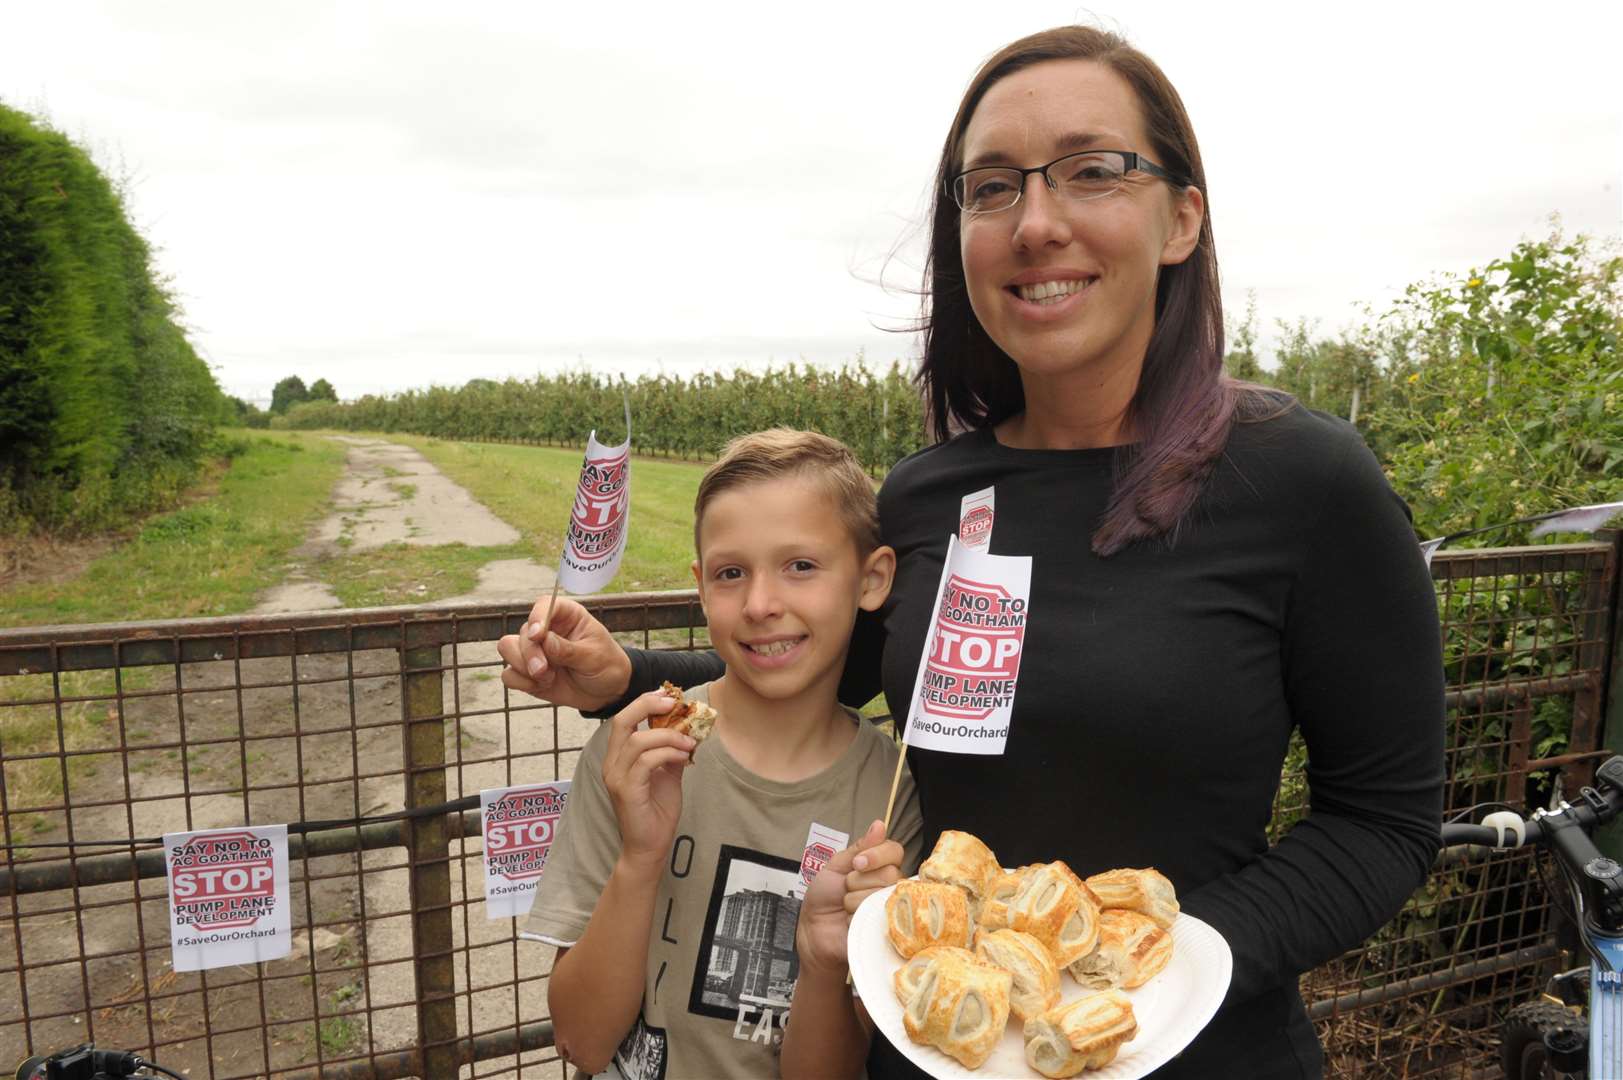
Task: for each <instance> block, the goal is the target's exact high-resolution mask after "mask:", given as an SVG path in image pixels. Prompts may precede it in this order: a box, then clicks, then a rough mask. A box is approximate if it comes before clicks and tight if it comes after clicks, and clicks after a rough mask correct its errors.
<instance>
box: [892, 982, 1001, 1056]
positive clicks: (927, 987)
mask: <svg viewBox="0 0 1623 1080" xmlns="http://www.w3.org/2000/svg"><path fill="white" fill-rule="evenodd" d="M916 982H917V986H916V989H915V990H914V993H913V999H912V1000H911V1001H909V1002H908V1003H907V1007H906V1008H905V1009H904V1010H902V1027H903V1028H904V1029H905V1030H906V1031H907V1037H908V1038H909V1039H912V1040H913V1041H914V1042H916V1043H922V1044H923V1045H925V1046H933V1047H935V1048H936V1049H937V1050H940V1051H941V1052H942V1053H944V1054H947V1055H949V1056H950V1057H952V1058H954V1059H956V1060H957V1061H958V1063H959V1064H961V1065H963V1066H964V1067H965V1068H968V1069H978V1068H980V1067H981V1066H982V1065H984V1064H985V1063H986V1059H987V1058H988V1057H991V1055H992V1050H993V1049H994V1048H995V1047H996V1046H997V1044H998V1042H999V1041H1000V1040H1001V1039H1002V1038H1003V1028H1004V1025H1006V1024H1007V1023H1008V1022H1009V987H1010V985H1011V983H1012V982H1013V980H1012V978H1011V976H1010V975H1009V973H1008V972H1007V971H1001V970H999V969H998V968H994V967H987V966H985V965H983V964H978V963H974V962H970V963H964V962H962V961H960V960H958V959H957V958H955V957H953V956H951V955H942V956H937V957H935V958H934V959H932V960H931V961H930V962H929V963H928V964H926V965H925V966H924V969H923V970H922V971H921V972H919V974H918V978H917V980H916Z"/></svg>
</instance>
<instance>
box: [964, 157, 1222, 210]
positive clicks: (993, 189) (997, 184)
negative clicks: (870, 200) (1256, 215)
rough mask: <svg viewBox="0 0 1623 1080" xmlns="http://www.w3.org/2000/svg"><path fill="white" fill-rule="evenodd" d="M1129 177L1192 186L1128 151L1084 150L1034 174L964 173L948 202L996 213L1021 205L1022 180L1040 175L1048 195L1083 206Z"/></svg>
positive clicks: (1006, 170)
mask: <svg viewBox="0 0 1623 1080" xmlns="http://www.w3.org/2000/svg"><path fill="white" fill-rule="evenodd" d="M1130 172H1143V173H1148V174H1149V175H1151V176H1156V177H1160V178H1161V179H1162V180H1165V181H1166V182H1167V183H1169V184H1174V185H1176V186H1178V187H1180V188H1184V187H1189V186H1190V184H1191V181H1190V180H1189V179H1187V178H1186V177H1182V176H1179V175H1178V174H1176V173H1172V172H1168V171H1167V170H1166V169H1163V168H1161V166H1159V165H1157V164H1156V163H1155V162H1153V161H1151V160H1150V159H1149V158H1147V157H1145V156H1143V155H1142V154H1135V153H1133V152H1132V151H1131V150H1088V151H1084V152H1083V153H1080V154H1066V155H1065V156H1064V157H1062V158H1059V159H1057V160H1055V161H1050V162H1049V163H1048V164H1047V165H1039V166H1037V167H1036V168H1034V169H1016V168H1014V167H1012V166H1003V165H999V166H995V167H987V168H981V169H966V170H965V171H963V172H961V173H959V174H958V175H957V176H955V177H953V178H952V184H951V187H952V199H953V202H955V203H957V204H958V209H960V210H962V211H963V212H964V213H966V214H995V213H996V212H997V211H999V210H1007V209H1008V208H1009V207H1011V206H1013V205H1014V204H1015V203H1017V202H1019V201H1020V196H1021V194H1022V193H1023V192H1024V191H1025V188H1026V177H1028V176H1030V175H1031V174H1032V173H1041V174H1042V178H1043V182H1044V183H1046V184H1047V185H1048V190H1049V191H1052V192H1053V193H1054V194H1056V195H1058V196H1060V197H1061V198H1064V199H1070V200H1072V201H1073V202H1083V201H1085V200H1087V199H1100V198H1103V197H1104V196H1106V195H1109V194H1111V193H1112V192H1114V191H1116V190H1118V189H1119V188H1120V187H1121V186H1122V184H1123V183H1125V182H1126V180H1127V174H1128V173H1130Z"/></svg>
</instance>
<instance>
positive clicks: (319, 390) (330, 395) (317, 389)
mask: <svg viewBox="0 0 1623 1080" xmlns="http://www.w3.org/2000/svg"><path fill="white" fill-rule="evenodd" d="M310 400H311V401H337V400H338V391H337V390H334V389H333V385H332V383H330V382H328V381H327V380H326V379H317V380H316V381H315V382H313V383H311V384H310Z"/></svg>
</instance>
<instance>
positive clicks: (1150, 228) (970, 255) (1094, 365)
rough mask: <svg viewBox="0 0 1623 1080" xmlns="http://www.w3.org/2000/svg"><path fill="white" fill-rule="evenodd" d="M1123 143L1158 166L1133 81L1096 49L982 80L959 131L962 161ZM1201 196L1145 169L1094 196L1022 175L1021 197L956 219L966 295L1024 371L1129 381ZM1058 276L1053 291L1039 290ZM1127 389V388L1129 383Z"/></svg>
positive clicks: (1196, 221) (1025, 374)
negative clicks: (987, 84) (1082, 197)
mask: <svg viewBox="0 0 1623 1080" xmlns="http://www.w3.org/2000/svg"><path fill="white" fill-rule="evenodd" d="M1087 149H1096V150H1131V151H1135V152H1137V153H1140V154H1143V155H1145V156H1146V157H1148V158H1149V159H1150V160H1151V161H1154V162H1155V163H1156V164H1158V165H1163V166H1165V165H1166V163H1165V162H1163V161H1160V160H1159V159H1158V155H1157V154H1156V153H1155V151H1154V148H1153V147H1152V146H1151V145H1150V142H1149V138H1148V136H1147V135H1146V134H1145V131H1144V121H1143V118H1142V116H1141V115H1140V108H1139V104H1138V100H1137V98H1136V96H1135V95H1134V93H1133V91H1132V88H1131V87H1130V86H1129V85H1128V84H1127V82H1126V80H1124V79H1123V78H1122V77H1121V76H1120V75H1117V74H1116V73H1115V72H1114V71H1113V70H1111V69H1110V68H1109V67H1107V66H1105V65H1103V64H1099V63H1095V62H1094V61H1091V60H1049V61H1044V62H1043V63H1039V64H1034V65H1033V66H1031V67H1029V68H1025V69H1024V70H1022V71H1018V72H1015V73H1014V74H1012V75H1009V76H1006V77H1005V78H1003V79H1001V80H999V81H998V82H997V83H995V84H993V86H992V87H991V88H990V89H989V90H988V91H987V92H986V96H985V97H983V98H982V99H981V101H980V104H979V105H978V106H976V109H975V112H974V115H973V116H971V117H970V121H969V126H968V128H967V129H966V130H965V132H964V139H963V164H962V166H960V167H961V168H965V169H968V168H974V167H976V166H979V165H1016V166H1019V167H1022V168H1030V167H1032V166H1036V165H1042V164H1043V163H1045V162H1048V161H1052V160H1054V159H1055V158H1058V157H1061V156H1063V155H1065V154H1069V153H1074V152H1076V151H1079V150H1087ZM1203 209H1204V206H1203V202H1202V200H1201V197H1200V194H1199V192H1198V191H1192V192H1191V193H1190V194H1188V195H1185V194H1183V193H1180V192H1175V191H1174V190H1173V189H1172V188H1171V187H1170V186H1169V185H1168V184H1167V183H1165V182H1164V181H1161V180H1157V179H1155V178H1154V177H1151V176H1149V175H1147V174H1145V173H1142V172H1132V173H1129V174H1128V175H1127V177H1126V180H1125V182H1124V183H1123V185H1122V187H1121V188H1120V189H1119V190H1118V191H1116V192H1114V193H1112V194H1110V195H1106V196H1104V197H1102V198H1097V199H1090V200H1087V201H1083V202H1073V201H1070V200H1066V199H1063V198H1061V197H1060V196H1058V195H1056V194H1055V193H1054V192H1052V191H1050V190H1049V189H1048V187H1047V185H1045V184H1044V183H1043V182H1042V178H1041V177H1040V176H1039V175H1037V174H1035V173H1033V174H1032V175H1030V176H1028V177H1026V186H1025V188H1024V191H1023V193H1022V195H1021V197H1020V201H1019V202H1018V203H1016V204H1015V205H1014V206H1013V207H1011V208H1009V209H1007V210H1002V211H999V212H996V213H990V214H963V215H962V216H961V217H960V219H959V220H960V225H959V231H960V239H959V245H960V251H961V254H962V257H963V263H964V274H965V277H966V280H967V283H968V288H969V300H970V304H971V306H972V307H973V308H974V310H975V315H976V317H977V318H979V319H980V322H981V325H982V326H983V327H985V328H986V332H987V333H988V334H989V335H990V336H991V338H992V340H993V341H994V342H996V343H997V345H998V346H999V347H1000V348H1001V349H1002V350H1003V351H1004V352H1005V353H1007V354H1008V355H1009V357H1010V358H1012V359H1013V360H1014V362H1015V363H1016V364H1017V365H1018V366H1019V368H1020V371H1021V375H1022V378H1023V379H1024V380H1025V381H1026V382H1027V384H1028V400H1029V389H1030V383H1031V379H1032V377H1033V376H1039V377H1063V376H1066V375H1073V374H1080V375H1084V376H1085V377H1086V378H1087V379H1088V382H1089V384H1094V385H1097V384H1101V383H1103V382H1105V381H1115V382H1122V381H1124V380H1130V382H1131V386H1133V387H1136V386H1137V380H1138V371H1139V369H1140V368H1141V367H1142V365H1143V360H1144V351H1145V349H1146V348H1148V346H1149V340H1150V332H1151V330H1153V329H1154V325H1155V285H1156V275H1157V272H1158V271H1159V269H1160V267H1161V266H1162V265H1165V264H1169V263H1178V262H1182V261H1183V260H1184V259H1186V258H1188V256H1189V254H1190V252H1192V251H1193V250H1194V247H1195V243H1196V241H1197V240H1198V239H1199V234H1200V221H1201V214H1202V212H1203ZM1051 282H1052V283H1058V284H1057V288H1058V289H1059V290H1060V291H1059V295H1058V296H1057V297H1055V296H1046V295H1045V294H1047V293H1051V292H1053V291H1054V289H1055V288H1056V286H1050V285H1049V284H1048V283H1051ZM1129 393H1130V390H1129Z"/></svg>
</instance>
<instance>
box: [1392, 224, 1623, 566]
mask: <svg viewBox="0 0 1623 1080" xmlns="http://www.w3.org/2000/svg"><path fill="white" fill-rule="evenodd" d="M1385 322H1386V325H1385V326H1384V327H1382V328H1381V337H1382V339H1383V341H1384V344H1385V351H1386V353H1387V356H1386V358H1385V359H1386V363H1385V374H1386V377H1387V382H1388V388H1389V393H1388V395H1387V398H1386V399H1385V400H1384V401H1383V402H1382V403H1381V404H1380V407H1379V408H1378V409H1377V410H1376V411H1375V412H1374V413H1373V414H1372V415H1371V417H1370V425H1369V437H1370V441H1371V443H1372V444H1373V445H1374V446H1375V449H1376V451H1377V453H1378V455H1379V456H1381V457H1382V459H1383V460H1384V461H1385V463H1386V465H1387V470H1388V474H1389V475H1390V476H1391V478H1392V481H1393V483H1394V485H1395V486H1396V487H1397V489H1398V490H1399V492H1401V493H1402V494H1403V495H1404V496H1405V497H1406V498H1408V499H1409V501H1410V504H1411V506H1412V507H1413V509H1414V511H1415V519H1416V522H1417V524H1419V526H1420V528H1421V531H1422V533H1424V534H1425V535H1427V536H1436V535H1440V534H1443V533H1447V532H1452V531H1454V530H1458V529H1465V528H1471V527H1475V526H1480V525H1489V524H1495V523H1498V522H1502V521H1507V520H1510V519H1513V518H1517V517H1524V516H1526V515H1528V514H1536V513H1539V512H1542V511H1545V510H1552V509H1557V508H1559V507H1562V506H1574V505H1580V504H1584V503H1592V502H1605V501H1610V500H1613V499H1616V498H1617V497H1618V491H1619V488H1620V487H1623V394H1620V393H1619V391H1620V390H1623V363H1620V362H1619V346H1620V344H1623V257H1620V256H1619V255H1617V254H1616V253H1615V252H1612V253H1605V252H1602V251H1599V250H1597V249H1596V247H1595V245H1594V244H1593V243H1592V242H1591V241H1589V240H1587V239H1585V238H1584V237H1579V238H1577V239H1576V240H1573V241H1571V242H1570V243H1569V242H1566V241H1564V240H1563V239H1562V237H1561V236H1560V234H1559V233H1557V234H1556V235H1554V236H1552V237H1550V238H1549V239H1547V240H1543V241H1536V242H1534V241H1526V242H1523V243H1521V244H1518V245H1517V246H1516V249H1515V251H1513V252H1512V253H1511V255H1510V256H1509V257H1508V258H1504V259H1499V260H1496V261H1494V262H1492V263H1489V264H1488V266H1487V267H1485V268H1484V269H1482V270H1480V271H1477V272H1473V273H1472V274H1470V275H1469V276H1468V277H1466V278H1464V279H1459V278H1448V279H1444V280H1443V281H1441V282H1437V283H1429V284H1424V285H1415V286H1412V287H1410V289H1409V290H1408V291H1407V293H1406V294H1405V295H1404V297H1403V299H1402V300H1400V301H1399V302H1398V304H1397V305H1396V306H1395V308H1394V309H1393V310H1392V311H1391V312H1390V313H1389V314H1388V315H1387V316H1386V319H1385ZM1495 539H1496V541H1498V542H1504V540H1505V538H1503V537H1498V538H1495Z"/></svg>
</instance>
